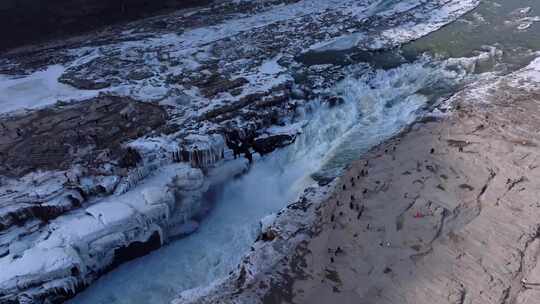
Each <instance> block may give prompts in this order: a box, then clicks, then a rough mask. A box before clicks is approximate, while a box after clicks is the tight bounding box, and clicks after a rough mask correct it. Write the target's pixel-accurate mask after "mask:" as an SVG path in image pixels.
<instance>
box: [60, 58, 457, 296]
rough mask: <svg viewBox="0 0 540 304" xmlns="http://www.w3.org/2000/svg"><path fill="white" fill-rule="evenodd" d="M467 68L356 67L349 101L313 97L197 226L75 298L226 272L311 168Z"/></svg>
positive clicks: (375, 137)
mask: <svg viewBox="0 0 540 304" xmlns="http://www.w3.org/2000/svg"><path fill="white" fill-rule="evenodd" d="M463 76H464V74H462V73H459V72H456V71H449V70H446V69H445V68H444V65H443V64H441V63H433V62H432V61H430V60H428V59H422V60H419V61H418V62H415V63H412V64H405V65H403V66H400V67H399V68H396V69H392V70H388V71H383V70H378V71H372V70H370V69H368V68H366V67H365V65H364V66H359V67H356V68H353V69H351V76H350V77H349V78H347V79H345V80H344V81H343V82H342V83H341V84H340V85H339V86H338V87H337V88H336V91H335V93H336V94H338V95H341V96H342V97H343V98H344V100H345V102H344V103H343V104H341V105H339V106H334V107H332V108H329V107H327V106H326V105H324V104H321V103H319V102H316V101H314V102H313V105H314V106H313V109H314V110H313V111H311V113H310V114H305V115H304V117H305V119H306V120H309V122H308V123H307V124H306V126H305V127H304V129H303V134H302V135H301V136H299V138H298V139H297V141H296V142H295V143H294V144H293V145H291V146H289V147H287V148H285V149H282V150H280V151H278V152H275V153H273V154H271V155H268V156H266V157H264V158H262V159H260V160H258V161H257V162H256V163H255V164H254V165H253V166H252V168H251V169H250V171H249V172H248V173H247V174H245V175H244V176H242V177H241V178H238V179H236V180H233V181H230V182H228V183H226V185H225V186H224V188H223V190H222V191H221V192H220V194H219V195H218V198H217V202H216V204H215V208H214V209H213V210H212V212H211V213H210V214H209V216H208V217H207V218H206V219H205V220H204V221H203V223H202V224H201V227H200V229H199V230H198V231H197V232H196V233H194V234H192V235H190V236H188V237H186V238H184V239H181V240H177V241H174V242H172V243H171V244H169V245H168V246H166V247H164V248H162V249H160V250H158V251H155V252H153V253H151V254H149V255H148V256H145V257H142V258H139V259H137V260H135V261H132V262H129V263H126V264H124V265H122V266H120V267H119V268H118V269H117V270H115V271H113V272H111V273H109V274H107V275H105V276H103V277H102V278H101V279H99V280H98V281H97V282H96V283H94V284H93V285H92V286H90V287H89V288H88V289H87V290H86V291H84V292H83V293H81V294H80V295H78V296H77V297H76V298H75V299H74V300H72V301H71V303H92V304H99V303H107V304H110V303H126V304H127V303H130V304H137V303H167V302H168V301H169V300H170V299H171V298H172V297H173V296H174V295H175V294H177V293H178V292H179V291H181V290H185V289H188V288H193V287H196V286H199V285H204V284H208V283H209V282H211V281H212V280H214V279H216V278H219V277H221V276H224V275H226V273H227V272H228V271H230V270H231V269H232V268H233V267H234V266H235V265H236V264H237V263H238V262H239V260H240V258H241V256H242V253H243V252H246V251H247V250H248V249H249V247H250V245H251V244H252V243H253V241H254V240H255V238H256V236H257V233H258V229H259V220H260V219H261V218H263V217H264V216H265V215H267V214H270V213H273V212H276V211H278V210H279V209H281V208H283V207H284V206H285V205H286V204H287V203H288V202H289V201H291V200H292V199H294V198H295V196H297V195H298V193H299V192H300V191H302V190H303V189H304V187H305V186H306V185H307V184H309V183H312V182H313V180H312V179H311V177H310V176H311V175H312V174H314V173H316V172H317V171H319V170H320V169H321V168H322V166H324V169H325V170H326V171H327V172H331V174H335V173H337V172H338V170H339V169H341V168H343V166H344V165H346V164H347V163H348V162H349V161H350V160H351V159H353V158H356V157H357V156H358V154H359V153H361V152H362V151H365V149H367V148H369V147H371V146H373V145H374V144H376V143H378V142H380V141H381V140H383V139H385V138H387V137H388V136H391V135H392V134H394V133H395V132H397V131H399V130H400V129H401V128H402V127H403V126H405V125H406V124H408V123H410V122H411V121H412V120H413V119H414V118H415V117H416V116H417V114H418V113H419V109H420V108H421V107H422V106H424V105H426V103H427V102H428V98H427V97H425V96H423V95H421V94H417V92H418V91H419V90H425V89H426V88H429V87H430V86H432V85H433V84H435V83H440V82H442V81H447V82H450V83H456V82H459V81H460V80H461V79H462V77H463Z"/></svg>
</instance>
